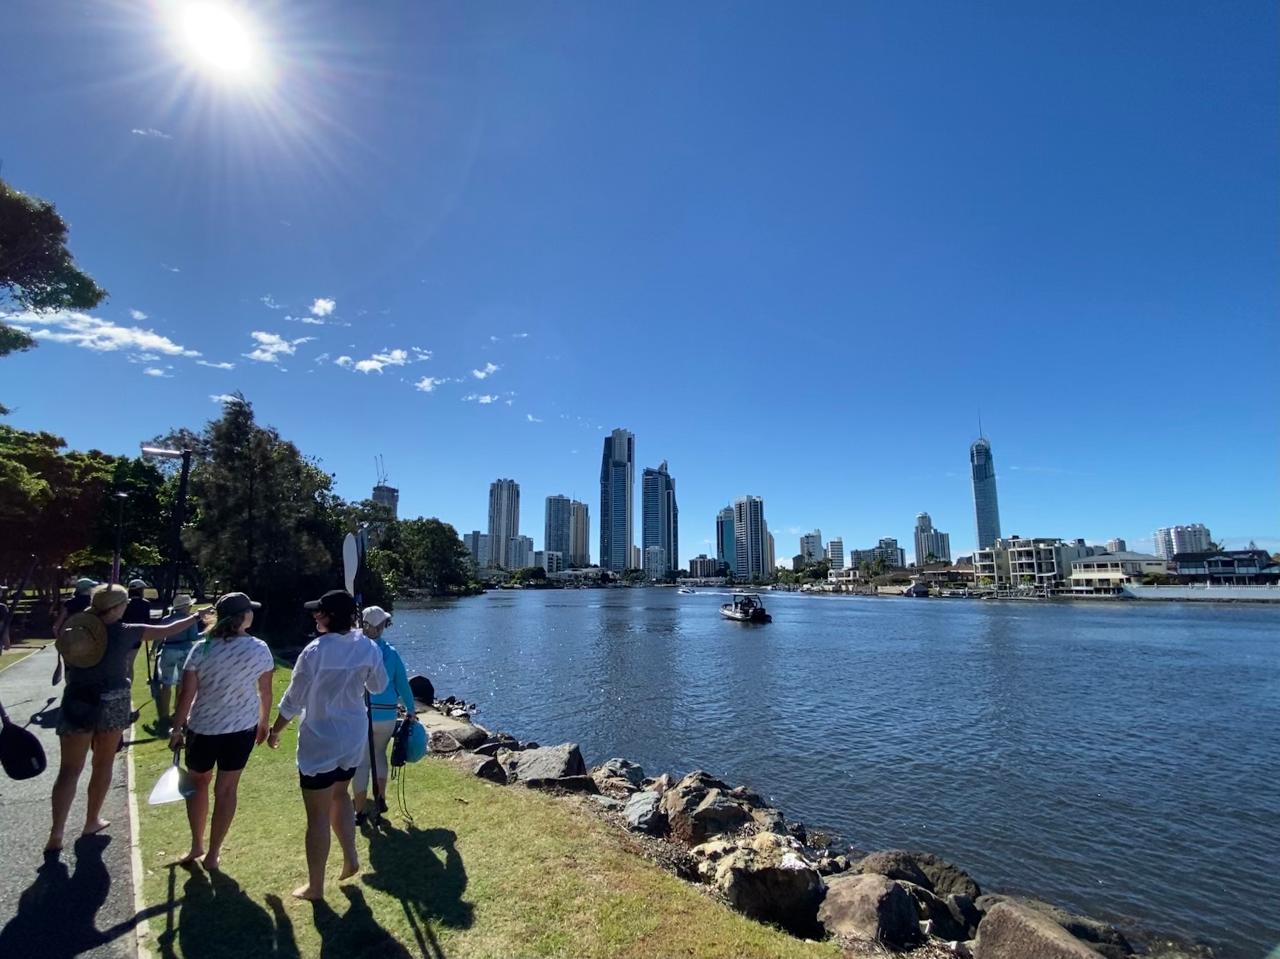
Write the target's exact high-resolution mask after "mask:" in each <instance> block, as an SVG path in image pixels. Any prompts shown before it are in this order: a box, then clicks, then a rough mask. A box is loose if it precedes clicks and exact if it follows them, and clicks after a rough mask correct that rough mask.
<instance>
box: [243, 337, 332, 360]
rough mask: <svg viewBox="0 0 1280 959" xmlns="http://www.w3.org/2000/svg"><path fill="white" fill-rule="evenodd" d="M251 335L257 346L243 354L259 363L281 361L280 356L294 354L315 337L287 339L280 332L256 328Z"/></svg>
mask: <svg viewBox="0 0 1280 959" xmlns="http://www.w3.org/2000/svg"><path fill="white" fill-rule="evenodd" d="M250 336H252V337H253V340H254V342H255V343H256V344H257V346H255V347H254V349H253V351H252V352H249V353H242V354H241V356H243V357H245V358H246V359H250V360H256V361H257V362H259V363H279V362H280V357H282V356H292V355H293V354H294V353H295V352H297V349H298V347H299V346H301V345H302V344H303V343H310V342H311V341H312V340H313V339H314V337H311V336H302V337H299V338H298V339H296V340H286V339H285V338H284V337H283V336H281V335H280V334H279V333H264V332H263V331H261V330H254V331H253V332H252V333H251V334H250Z"/></svg>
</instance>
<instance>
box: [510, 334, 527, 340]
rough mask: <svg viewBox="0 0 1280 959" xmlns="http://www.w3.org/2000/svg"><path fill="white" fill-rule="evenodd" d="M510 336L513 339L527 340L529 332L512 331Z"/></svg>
mask: <svg viewBox="0 0 1280 959" xmlns="http://www.w3.org/2000/svg"><path fill="white" fill-rule="evenodd" d="M511 338H512V339H513V340H527V339H528V338H529V334H528V333H512V334H511Z"/></svg>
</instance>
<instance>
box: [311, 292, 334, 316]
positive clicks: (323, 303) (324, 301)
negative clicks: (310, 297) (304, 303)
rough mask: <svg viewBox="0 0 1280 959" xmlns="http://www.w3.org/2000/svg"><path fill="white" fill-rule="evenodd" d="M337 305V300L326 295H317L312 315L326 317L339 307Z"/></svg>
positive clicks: (312, 306)
mask: <svg viewBox="0 0 1280 959" xmlns="http://www.w3.org/2000/svg"><path fill="white" fill-rule="evenodd" d="M337 307H338V303H337V301H336V300H331V299H329V298H328V297H324V296H318V297H316V299H315V302H314V303H312V304H311V315H312V316H319V317H326V316H328V315H329V314H330V313H332V312H333V311H334V310H335V309H337Z"/></svg>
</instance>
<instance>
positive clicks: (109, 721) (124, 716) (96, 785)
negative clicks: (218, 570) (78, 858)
mask: <svg viewBox="0 0 1280 959" xmlns="http://www.w3.org/2000/svg"><path fill="white" fill-rule="evenodd" d="M128 601H129V594H128V592H127V591H126V590H125V588H124V587H123V586H116V585H110V586H99V587H97V588H96V589H95V590H94V591H93V592H92V593H91V594H90V597H89V609H88V610H86V611H85V612H84V613H80V614H77V617H83V620H82V623H83V624H80V623H76V622H75V620H76V618H77V617H72V620H69V621H68V624H67V625H66V626H65V627H64V630H63V632H62V633H60V634H59V637H58V643H59V651H60V652H61V653H62V657H63V659H64V661H65V662H66V675H67V685H66V688H65V689H64V690H63V693H62V709H61V712H60V715H59V718H58V742H59V746H60V753H61V755H60V758H59V765H58V776H57V778H56V779H55V780H54V783H53V794H52V796H51V797H50V801H51V804H52V806H53V822H52V824H51V825H50V827H49V841H48V842H47V843H46V844H45V852H46V853H56V852H59V851H60V850H61V849H62V833H63V830H64V829H66V825H67V815H68V814H69V813H70V812H71V801H72V800H73V799H74V798H75V794H76V785H77V784H78V783H79V781H80V773H81V772H82V771H83V770H84V764H85V759H86V758H87V757H88V755H89V751H90V750H91V749H92V751H93V769H92V771H91V773H90V775H89V792H88V802H87V804H86V806H85V817H84V831H83V832H82V833H81V835H84V836H91V835H93V834H94V833H98V832H101V831H102V830H104V829H106V828H107V826H109V825H111V824H110V823H109V822H107V821H106V820H104V819H103V818H102V803H103V801H104V800H105V799H106V798H107V789H108V788H110V786H111V773H112V769H113V768H114V765H115V756H116V747H117V746H119V745H120V737H121V733H123V732H124V729H125V727H126V726H128V725H129V722H130V720H129V708H130V707H129V663H130V662H132V653H133V650H134V644H135V643H141V642H143V641H150V640H153V639H164V638H165V637H166V636H172V635H174V634H175V633H180V632H182V631H183V630H185V629H186V628H187V627H189V626H191V625H192V624H193V623H195V622H196V617H194V616H186V617H184V618H182V619H176V620H174V621H173V622H171V623H166V624H164V625H163V626H143V625H140V624H134V625H129V624H125V623H122V622H120V617H121V616H122V615H123V614H124V609H125V604H126V603H128ZM68 633H70V634H72V635H71V637H70V643H69V644H68V645H65V646H64V645H63V639H64V637H67V636H68Z"/></svg>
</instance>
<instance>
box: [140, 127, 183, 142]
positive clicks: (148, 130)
mask: <svg viewBox="0 0 1280 959" xmlns="http://www.w3.org/2000/svg"><path fill="white" fill-rule="evenodd" d="M129 132H130V133H132V134H134V135H135V136H140V137H156V138H158V139H161V140H172V139H173V134H171V133H165V132H164V131H163V130H157V129H156V128H155V127H134V128H133V129H132V130H130V131H129Z"/></svg>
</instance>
